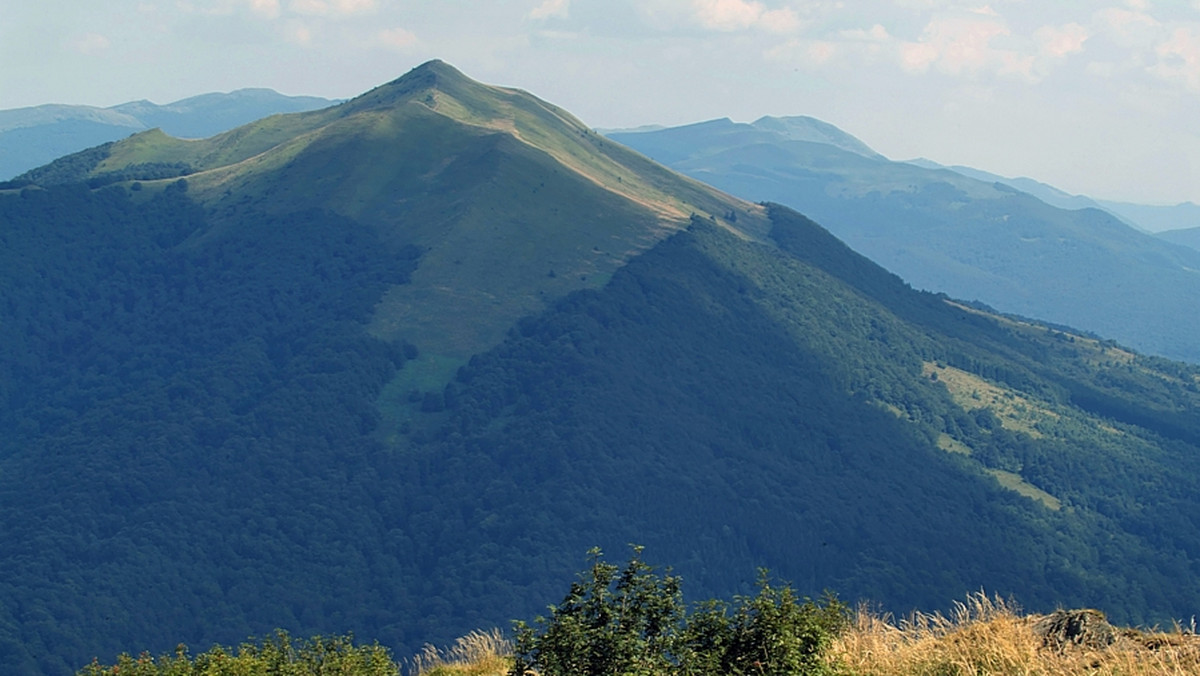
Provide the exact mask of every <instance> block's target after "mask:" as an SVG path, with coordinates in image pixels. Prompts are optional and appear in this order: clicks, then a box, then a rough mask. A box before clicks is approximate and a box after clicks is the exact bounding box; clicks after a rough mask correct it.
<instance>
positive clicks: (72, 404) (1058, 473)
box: [0, 61, 1200, 676]
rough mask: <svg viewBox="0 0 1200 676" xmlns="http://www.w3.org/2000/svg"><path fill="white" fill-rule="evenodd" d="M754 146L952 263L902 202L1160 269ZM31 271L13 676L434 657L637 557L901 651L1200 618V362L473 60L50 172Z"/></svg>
mask: <svg viewBox="0 0 1200 676" xmlns="http://www.w3.org/2000/svg"><path fill="white" fill-rule="evenodd" d="M731 124H732V123H724V122H722V123H718V124H714V125H712V126H713V127H714V128H715V130H716V131H720V132H722V133H724V134H725V136H724V137H723V138H722V139H721V143H722V144H727V147H728V149H730V150H731V151H733V154H734V155H738V156H743V157H744V158H745V159H747V160H749V159H754V160H755V161H756V162H758V164H754V165H750V164H747V165H745V167H747V168H746V170H745V171H746V172H747V173H750V172H752V171H755V172H759V173H766V174H767V175H770V174H771V171H766V170H763V169H762V166H763V165H762V164H761V162H762V161H763V158H766V159H771V158H776V159H777V160H779V161H780V162H784V161H790V159H789V158H791V157H792V156H793V155H794V154H795V153H796V152H798V151H799V150H803V151H804V152H807V153H810V154H811V161H810V164H809V166H810V167H815V168H812V169H809V170H806V171H808V172H809V173H808V174H806V173H804V171H801V170H797V169H795V168H794V167H791V165H782V164H781V165H777V166H776V170H777V173H778V177H780V178H782V176H783V174H784V173H789V172H790V175H794V176H801V177H803V176H809V178H810V179H811V181H813V182H814V183H815V184H820V185H822V186H824V188H825V189H827V190H829V191H830V193H829V194H830V195H832V197H829V198H828V199H829V200H830V201H831V203H835V204H840V202H835V201H833V200H842V199H844V198H847V199H848V196H849V195H852V194H854V193H855V191H861V192H864V193H865V197H866V198H867V199H868V203H871V202H870V200H875V202H874V203H875V204H876V205H878V209H877V211H875V212H872V213H873V215H872V216H871V218H872V219H874V221H875V222H876V223H877V224H881V227H892V228H896V229H903V228H906V227H911V228H916V227H918V226H917V225H914V224H912V223H905V222H902V221H899V219H897V218H896V217H895V213H896V211H895V209H894V206H895V205H894V204H893V203H891V202H888V201H887V200H886V199H884V197H883V195H882V192H881V191H885V190H893V191H899V192H901V193H903V196H904V199H905V200H907V202H906V203H907V204H909V205H910V206H911V207H912V209H913V210H914V212H916V213H917V214H918V215H921V216H923V215H924V214H926V213H937V210H939V209H945V208H946V205H947V204H948V203H949V202H953V203H956V204H958V205H959V211H960V212H961V213H967V214H969V213H971V212H973V211H979V210H981V209H983V207H981V206H980V205H979V203H973V202H972V200H979V199H983V198H984V197H987V200H988V201H987V202H986V203H985V204H984V206H986V207H988V208H994V209H995V211H993V212H992V213H995V214H996V215H997V220H1000V221H1001V222H1003V219H1002V218H1000V216H1003V215H1005V214H1009V215H1010V216H1011V218H1010V220H1011V219H1012V218H1017V217H1018V216H1023V215H1025V214H1030V213H1034V214H1045V216H1044V221H1045V223H1044V224H1042V225H1040V226H1038V227H1040V228H1042V229H1041V230H1036V229H1034V227H1033V226H1029V225H1021V226H1019V227H1018V226H1013V227H1014V228H1016V229H1017V231H1018V233H1019V234H1020V235H1021V236H1022V237H1040V238H1042V239H1043V240H1051V241H1053V242H1057V243H1058V244H1059V245H1060V246H1063V247H1066V248H1069V249H1087V248H1088V247H1099V246H1101V245H1099V244H1095V242H1096V241H1097V238H1098V237H1099V236H1098V235H1096V234H1094V231H1096V230H1097V229H1098V230H1101V231H1102V232H1103V233H1108V232H1109V231H1110V230H1111V231H1113V232H1133V231H1132V230H1130V229H1129V228H1127V227H1125V226H1124V225H1122V224H1120V223H1117V222H1116V221H1115V220H1114V219H1112V218H1111V217H1108V216H1107V215H1104V214H1102V213H1100V212H1096V211H1082V212H1070V213H1074V214H1076V218H1078V219H1079V220H1078V221H1068V222H1071V223H1074V225H1075V226H1076V227H1077V231H1078V233H1077V239H1075V240H1071V241H1070V242H1063V241H1062V238H1065V236H1066V235H1065V234H1064V233H1063V231H1062V230H1055V229H1054V228H1060V227H1062V224H1063V223H1064V221H1061V220H1056V219H1060V218H1061V217H1060V216H1058V215H1057V214H1058V213H1059V212H1058V210H1054V209H1053V208H1052V207H1049V206H1046V205H1044V204H1043V203H1041V202H1037V201H1036V200H1034V198H1032V197H1030V196H1028V195H1024V194H1022V193H1017V192H1015V191H1013V190H1012V189H1011V188H1007V187H1004V188H996V187H994V186H992V185H991V184H980V183H979V182H977V181H973V180H971V179H967V178H965V177H963V176H961V175H959V174H955V173H953V172H949V171H945V172H932V173H933V174H934V175H936V177H937V179H938V180H936V181H929V180H927V178H928V176H929V175H930V172H929V171H928V170H925V169H920V168H918V167H913V166H911V165H898V167H899V170H900V171H903V172H908V173H904V174H896V173H894V172H895V171H897V167H894V166H892V164H890V163H887V162H886V161H885V160H882V159H881V158H879V157H878V156H876V155H875V154H874V153H871V152H870V150H869V149H866V148H865V147H863V146H861V145H860V144H856V143H854V142H853V141H852V140H851V139H847V138H844V137H842V136H841V135H840V134H838V133H837V132H836V130H834V129H832V128H830V127H828V125H823V124H820V123H816V122H810V121H794V120H792V121H766V122H764V123H763V125H761V126H759V127H755V128H751V129H748V130H747V129H738V128H736V127H735V128H733V129H730V125H731ZM693 131H695V130H693ZM701 131H704V133H705V134H707V131H705V130H701ZM709 131H712V130H709ZM743 134H748V135H752V136H754V137H755V138H762V139H766V140H767V141H768V142H765V143H758V144H755V145H753V146H752V148H751V150H750V151H746V150H744V149H742V146H741V144H740V137H741V136H742V135H743ZM814 138H815V139H818V140H819V141H820V142H814V141H813V140H811V139H814ZM797 139H799V140H797ZM831 143H833V144H836V145H831ZM780 144H782V145H780ZM788 144H793V145H788ZM687 161H690V160H687ZM822 163H823V164H822ZM711 166H713V167H717V168H719V167H720V166H721V165H720V163H719V162H713V163H712V164H711ZM739 166H741V165H739ZM753 167H758V168H757V169H754V168H753ZM785 167H791V168H786V169H785ZM820 167H824V168H823V169H820V171H818V168H820ZM847 167H849V168H850V169H853V171H854V172H855V173H854V175H853V176H852V177H853V178H856V180H859V181H861V182H854V181H850V180H848V179H847V180H843V181H841V182H830V180H829V175H828V173H829V172H833V171H838V172H845V171H847ZM822 171H824V172H826V173H821V172H822ZM868 181H869V183H868ZM868 184H869V185H871V186H874V187H871V188H870V189H865V188H863V186H865V185H868ZM981 186H982V187H981ZM872 191H875V192H879V193H880V196H879V197H870V195H871V193H872ZM988 196H990V197H988ZM864 213H865V212H864ZM964 222H966V223H969V224H973V223H980V222H985V221H979V220H975V221H971V220H967V221H964ZM956 223H957V221H956ZM944 226H945V227H946V228H949V227H950V226H951V224H950V223H949V222H948V221H947V222H946V223H945V224H944ZM959 227H961V226H959ZM1089 233H1091V234H1089ZM1134 234H1137V233H1134ZM1138 236H1139V237H1143V236H1142V235H1138ZM0 241H2V242H3V243H4V246H3V247H0V288H3V289H4V290H5V292H4V295H3V297H0V664H2V665H3V670H4V673H5V674H14V675H15V676H27V675H37V676H42V675H52V676H60V675H65V674H70V673H72V672H74V671H75V670H77V669H79V668H81V667H83V666H84V665H86V664H87V663H88V662H89V661H91V659H92V658H93V657H95V656H100V657H101V659H102V660H105V658H107V659H108V660H111V659H112V657H111V656H114V655H116V654H117V653H119V652H121V651H129V652H130V653H132V654H137V653H139V652H140V651H142V650H147V651H150V652H152V653H163V652H170V651H172V650H174V649H175V647H176V646H177V645H178V644H180V643H185V644H187V645H189V646H194V647H196V649H197V650H199V649H202V648H203V647H207V646H210V645H212V644H213V643H214V642H219V643H222V644H226V645H228V644H237V643H238V642H240V641H242V640H244V639H246V638H247V637H249V636H264V635H267V634H269V633H270V632H271V631H272V630H273V629H274V628H276V627H280V628H283V629H286V630H288V631H289V632H291V633H292V634H295V635H302V636H308V635H313V634H323V635H330V634H343V633H346V632H353V633H354V635H355V636H356V637H357V638H358V639H359V640H363V641H368V642H369V641H374V640H378V641H380V642H381V643H383V644H386V645H387V646H389V647H391V648H393V649H395V650H396V651H397V654H398V656H400V657H404V656H406V655H411V654H413V653H415V652H416V651H418V650H420V648H421V646H422V645H423V644H425V643H427V642H428V643H433V644H435V645H436V644H442V645H444V644H447V643H449V642H451V641H453V640H454V639H455V638H457V637H459V636H462V635H464V634H465V633H467V632H469V631H471V630H473V629H479V628H488V627H493V626H500V627H504V626H508V623H509V621H510V620H512V619H515V618H523V619H530V618H532V617H533V616H534V615H536V614H539V613H544V611H545V608H546V606H547V605H548V604H551V603H555V602H558V601H559V600H560V599H561V592H562V589H563V588H564V586H566V585H568V584H569V583H570V582H571V581H572V580H573V579H574V578H573V574H574V571H576V570H578V569H579V566H580V564H581V563H582V562H583V561H584V560H585V557H586V554H585V552H587V550H588V549H590V548H591V547H596V546H598V547H600V548H602V549H605V550H607V551H608V552H609V553H610V555H613V556H619V554H620V553H621V552H622V551H623V550H624V548H626V547H627V546H628V544H629V543H637V544H640V545H644V546H645V547H646V549H645V554H644V558H645V560H646V561H648V562H650V563H653V564H668V565H672V566H673V567H674V570H675V572H676V573H677V574H678V575H680V576H682V578H683V579H684V580H686V583H687V586H686V589H687V590H688V593H689V594H695V595H696V596H695V597H693V598H705V597H711V596H717V597H725V598H727V597H730V596H732V595H734V594H746V593H750V592H752V590H753V589H754V578H755V572H756V570H758V569H759V568H768V569H770V571H771V573H772V575H774V576H777V577H779V578H783V579H786V580H790V581H791V582H792V583H793V584H794V586H795V588H796V589H797V591H798V592H799V593H801V594H809V595H817V594H820V593H821V591H822V590H823V589H832V590H834V591H835V592H837V593H839V594H840V595H841V596H842V597H843V598H844V599H845V600H847V601H849V602H851V603H853V602H854V601H857V600H859V599H862V600H865V601H870V602H873V603H874V604H876V605H877V606H880V607H882V608H883V609H886V610H888V611H892V612H895V613H898V614H905V613H908V612H909V611H911V610H913V609H914V608H922V609H925V610H935V609H947V608H948V607H950V605H951V604H952V603H953V602H954V600H955V599H961V598H963V597H964V596H965V595H966V594H968V593H973V592H976V591H977V590H979V589H981V588H983V589H986V590H987V591H988V592H994V593H998V594H1001V595H1005V596H1007V595H1014V596H1015V597H1016V598H1017V600H1018V601H1019V602H1020V603H1021V604H1022V605H1023V606H1024V607H1027V608H1030V609H1032V610H1035V611H1040V610H1050V609H1053V608H1054V607H1055V606H1058V605H1063V606H1070V607H1084V606H1085V607H1096V608H1101V609H1103V610H1104V611H1105V612H1107V613H1108V615H1109V616H1110V617H1112V618H1113V619H1114V620H1115V621H1119V622H1125V623H1162V624H1164V625H1166V624H1168V623H1169V622H1170V621H1171V620H1172V619H1173V618H1182V617H1188V616H1189V614H1190V613H1192V612H1194V610H1195V608H1197V607H1200V516H1198V515H1200V415H1198V414H1200V368H1197V367H1194V366H1189V365H1187V364H1182V363H1175V362H1170V361H1167V360H1165V359H1161V358H1154V357H1145V356H1142V355H1139V354H1136V353H1133V352H1130V351H1128V350H1126V349H1123V348H1121V347H1119V346H1118V345H1116V344H1115V343H1113V342H1112V341H1110V340H1104V339H1099V338H1096V337H1090V336H1087V335H1083V334H1081V333H1079V332H1077V331H1075V330H1072V329H1068V328H1066V327H1062V326H1053V327H1052V326H1047V325H1042V324H1038V323H1035V322H1030V321H1026V320H1021V319H1017V318H1013V317H1006V316H1000V315H997V314H995V313H993V312H991V311H989V310H988V309H987V308H985V307H982V306H979V305H978V304H972V303H968V302H963V301H960V300H955V299H953V298H951V297H948V296H947V295H945V294H934V293H927V292H921V291H915V290H913V289H912V288H911V287H910V286H908V285H907V284H905V283H904V282H903V281H902V280H901V279H900V278H899V277H897V276H896V275H894V274H892V273H890V272H888V271H887V270H885V269H884V268H882V267H880V266H879V265H877V264H876V263H874V262H872V261H870V260H868V259H867V258H865V257H864V256H862V255H860V254H859V253H856V252H855V251H853V250H852V249H850V248H849V247H848V246H846V245H845V244H844V243H843V242H841V241H840V240H838V239H837V238H836V237H834V236H833V235H832V234H831V233H830V232H829V231H827V230H825V229H824V228H823V227H821V226H820V225H818V224H817V223H815V222H813V221H812V220H810V219H808V218H806V217H804V216H802V215H800V214H799V213H797V212H796V211H794V210H792V209H790V208H788V207H785V206H781V205H779V204H774V203H769V204H765V205H764V204H756V203H752V202H748V201H745V200H743V199H741V198H738V197H734V196H732V195H730V194H728V193H724V192H721V191H720V190H718V189H716V188H714V187H712V186H709V185H707V184H704V183H701V182H699V181H696V180H694V179H691V178H688V177H686V176H684V175H682V174H679V173H677V172H675V171H672V170H670V169H669V168H667V167H664V166H662V165H660V164H657V163H655V162H653V161H651V160H649V159H647V158H646V157H645V156H644V155H642V154H639V153H637V152H634V151H632V150H630V149H629V148H627V147H625V146H624V145H621V144H619V143H616V142H614V141H613V140H611V139H609V138H606V137H604V136H602V135H600V134H597V133H595V132H594V131H593V130H591V129H589V128H588V127H587V126H586V125H584V124H583V123H581V122H580V121H579V120H577V119H576V118H575V117H574V116H572V115H571V114H570V113H569V112H567V111H565V110H563V109H561V108H558V107H557V106H554V105H552V104H550V103H547V102H545V101H542V100H540V99H538V98H536V97H534V96H532V95H530V94H528V93H525V92H522V91H518V90H513V89H507V88H502V87H494V86H489V85H486V84H481V83H478V82H475V81H473V80H471V79H469V78H467V77H466V76H464V75H463V74H462V73H460V72H458V71H457V70H455V69H454V68H453V67H451V66H449V65H448V64H445V63H442V62H437V61H435V62H430V63H427V64H424V65H422V66H420V67H418V68H416V69H414V70H412V71H411V72H409V73H407V74H405V75H404V76H403V77H400V78H398V79H396V80H394V81H392V82H389V83H387V84H384V85H381V86H379V87H377V88H375V89H373V90H371V91H369V92H366V93H364V94H362V95H361V96H358V97H355V98H354V99H351V100H349V101H346V102H344V103H342V104H339V105H337V106H333V107H328V108H323V109H320V110H314V111H309V112H302V113H294V114H287V115H275V116H271V117H267V118H264V119H260V120H257V121H255V122H253V123H250V124H247V125H243V126H240V127H236V128H234V129H231V130H228V131H225V132H222V133H220V134H217V135H216V136H212V137H210V138H207V139H204V140H199V141H197V140H188V141H185V140H180V139H177V138H173V137H171V136H169V135H167V134H165V133H163V132H162V131H144V132H140V133H137V134H134V135H133V136H130V137H128V138H125V139H122V140H119V141H115V142H112V143H106V144H103V145H100V146H97V147H93V148H90V149H88V150H85V151H82V152H79V153H76V154H73V155H69V156H66V157H62V158H59V159H57V160H55V161H54V162H52V163H50V164H49V165H46V166H43V167H39V168H37V169H34V170H31V171H29V172H26V173H25V174H23V175H22V178H21V179H20V180H19V181H15V182H13V183H10V184H8V185H7V186H6V187H4V188H0ZM1104 241H1108V240H1104ZM1138 241H1140V240H1138ZM1007 243H1008V240H1007V239H1005V238H1004V237H1000V236H997V243H996V246H995V247H993V248H999V246H1000V244H1005V245H1007ZM1161 246H1164V247H1166V246H1167V245H1166V244H1161ZM1180 250H1181V251H1185V252H1186V251H1187V250H1186V249H1180ZM979 255H980V256H981V257H985V256H988V255H993V251H992V249H989V248H984V249H981V251H980V253H979ZM1041 264H1043V263H1041V262H1040V261H1037V260H1036V259H1035V262H1034V263H1033V264H1031V265H1041ZM1056 264H1057V262H1056V261H1052V262H1051V263H1050V265H1056ZM1103 272H1104V274H1106V275H1113V274H1115V273H1114V272H1112V271H1108V270H1106V271H1103ZM1096 285H1097V286H1100V283H1099V282H1096Z"/></svg>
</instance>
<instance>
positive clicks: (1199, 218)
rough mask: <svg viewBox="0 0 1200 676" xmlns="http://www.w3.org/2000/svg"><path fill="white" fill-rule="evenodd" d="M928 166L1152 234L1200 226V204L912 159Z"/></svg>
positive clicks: (916, 163) (915, 162)
mask: <svg viewBox="0 0 1200 676" xmlns="http://www.w3.org/2000/svg"><path fill="white" fill-rule="evenodd" d="M909 163H910V164H915V165H917V166H919V167H925V168H926V169H949V170H951V171H956V172H958V173H960V174H962V175H963V176H969V177H971V178H977V179H979V180H981V181H987V182H990V183H1003V184H1004V185H1007V186H1011V187H1013V188H1016V189H1017V190H1020V191H1022V192H1027V193H1029V194H1030V195H1033V196H1034V197H1036V198H1038V199H1040V200H1042V201H1043V202H1045V203H1046V204H1049V205H1051V206H1056V207H1059V208H1060V209H1089V208H1091V209H1103V210H1104V211H1107V212H1109V213H1110V214H1112V215H1114V216H1116V217H1117V218H1120V219H1121V220H1123V221H1125V222H1126V223H1129V224H1130V225H1132V226H1134V227H1137V228H1139V229H1141V230H1145V231H1146V232H1151V233H1166V232H1169V231H1174V230H1185V229H1190V228H1200V206H1198V205H1196V204H1193V203H1191V202H1183V203H1180V204H1176V205H1173V206H1153V205H1148V204H1133V203H1130V202H1114V201H1111V200H1102V199H1092V198H1091V197H1086V196H1084V195H1072V194H1070V193H1066V192H1063V191H1062V190H1059V189H1058V188H1055V187H1054V186H1051V185H1047V184H1045V183H1042V182H1040V181H1035V180H1033V179H1031V178H1006V177H1004V176H1000V175H998V174H993V173H990V172H987V171H981V170H979V169H972V168H971V167H963V166H945V165H941V164H938V163H937V162H933V161H931V160H926V159H918V160H909Z"/></svg>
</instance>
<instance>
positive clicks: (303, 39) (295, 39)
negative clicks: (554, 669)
mask: <svg viewBox="0 0 1200 676" xmlns="http://www.w3.org/2000/svg"><path fill="white" fill-rule="evenodd" d="M284 36H285V37H286V38H287V41H288V42H291V43H293V44H297V45H300V46H302V47H308V46H309V45H311V44H312V40H313V32H312V29H311V28H309V27H308V26H307V25H306V24H303V23H300V22H298V21H297V22H293V23H291V24H289V25H288V26H287V28H286V30H285V31H284Z"/></svg>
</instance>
